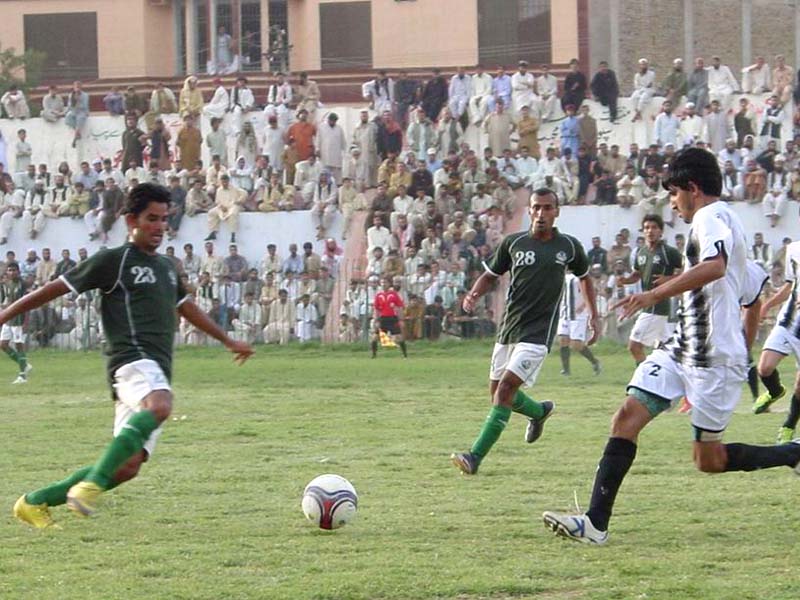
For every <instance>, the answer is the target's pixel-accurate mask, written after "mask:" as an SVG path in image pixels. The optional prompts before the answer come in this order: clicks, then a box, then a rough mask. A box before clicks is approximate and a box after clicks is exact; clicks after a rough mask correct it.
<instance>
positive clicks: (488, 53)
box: [478, 0, 552, 67]
mask: <svg viewBox="0 0 800 600" xmlns="http://www.w3.org/2000/svg"><path fill="white" fill-rule="evenodd" d="M551 48H552V35H551V31H550V0H478V54H479V60H480V62H481V63H483V64H485V65H486V66H487V67H491V66H492V65H500V64H503V65H506V66H512V65H516V63H517V61H518V60H520V59H526V60H528V61H530V62H531V63H534V64H535V63H549V62H550V61H551Z"/></svg>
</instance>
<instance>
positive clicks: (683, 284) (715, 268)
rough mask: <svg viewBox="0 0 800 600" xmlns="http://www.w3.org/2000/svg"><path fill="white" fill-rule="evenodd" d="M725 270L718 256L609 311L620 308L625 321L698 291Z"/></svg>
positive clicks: (720, 256) (635, 295)
mask: <svg viewBox="0 0 800 600" xmlns="http://www.w3.org/2000/svg"><path fill="white" fill-rule="evenodd" d="M725 268H726V265H725V257H724V256H722V254H720V255H718V256H716V257H714V258H711V259H709V260H704V261H703V262H701V263H698V264H696V265H695V266H693V267H692V268H691V269H689V270H687V271H684V272H683V273H681V274H680V275H678V276H677V277H675V278H674V279H670V280H669V281H667V282H666V283H663V284H661V285H659V286H658V287H654V288H653V289H652V290H650V291H648V292H644V293H642V294H633V295H631V296H628V297H626V298H623V299H622V300H620V301H619V302H617V303H616V304H615V305H614V306H612V307H611V309H610V310H616V309H617V308H622V309H623V314H622V317H621V318H622V319H623V320H624V319H627V318H629V317H630V316H632V315H634V314H636V313H637V312H638V311H640V310H642V309H643V308H648V307H650V306H653V305H654V304H658V303H659V302H661V301H662V300H665V299H666V298H671V297H673V296H677V295H678V294H682V293H683V292H688V291H689V290H696V289H699V288H701V287H703V286H704V285H706V284H707V283H711V282H712V281H716V280H717V279H719V278H720V277H724V276H725Z"/></svg>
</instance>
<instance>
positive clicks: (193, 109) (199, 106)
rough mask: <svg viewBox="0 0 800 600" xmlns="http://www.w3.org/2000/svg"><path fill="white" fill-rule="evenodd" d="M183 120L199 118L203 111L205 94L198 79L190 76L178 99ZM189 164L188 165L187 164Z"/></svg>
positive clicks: (184, 83)
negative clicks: (198, 86) (199, 87)
mask: <svg viewBox="0 0 800 600" xmlns="http://www.w3.org/2000/svg"><path fill="white" fill-rule="evenodd" d="M178 106H179V109H180V116H181V119H183V120H184V122H185V121H186V117H191V118H192V119H196V118H198V117H199V116H200V115H201V114H202V111H203V94H202V93H201V92H200V90H199V89H197V77H195V76H194V75H190V76H189V77H187V78H186V79H185V80H184V82H183V88H182V89H181V93H180V96H179V98H178ZM187 164H188V163H187Z"/></svg>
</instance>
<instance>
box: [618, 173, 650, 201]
mask: <svg viewBox="0 0 800 600" xmlns="http://www.w3.org/2000/svg"><path fill="white" fill-rule="evenodd" d="M644 188H645V182H644V179H643V178H642V176H641V175H639V174H638V173H637V172H636V169H635V168H634V166H633V165H628V166H627V167H626V168H625V175H623V176H622V178H621V179H620V180H619V181H618V182H617V190H618V191H617V203H618V204H619V205H620V206H621V207H622V208H630V207H631V206H633V205H634V204H639V202H641V201H642V198H643V197H644Z"/></svg>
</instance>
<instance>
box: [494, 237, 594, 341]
mask: <svg viewBox="0 0 800 600" xmlns="http://www.w3.org/2000/svg"><path fill="white" fill-rule="evenodd" d="M484 267H485V268H486V270H487V271H489V272H490V273H492V274H493V275H497V276H500V275H503V274H504V273H507V272H510V273H511V281H510V282H509V286H508V295H507V296H506V310H505V313H504V315H503V321H502V323H501V325H500V329H499V332H498V334H497V342H498V343H500V344H515V343H517V342H527V343H530V344H542V345H544V346H547V347H548V348H549V347H550V344H551V343H552V341H553V337H555V334H556V324H557V322H558V313H559V305H560V302H561V295H562V293H563V290H564V274H565V273H566V271H567V269H569V270H570V271H572V272H573V273H574V274H575V275H576V276H577V277H578V278H580V279H582V278H584V277H586V276H587V274H588V272H589V260H588V258H587V257H586V252H584V250H583V246H581V243H580V242H579V241H578V240H576V239H575V238H574V237H572V236H571V235H565V234H563V233H560V232H559V231H558V230H557V229H554V230H553V237H552V238H551V239H550V240H548V241H546V242H544V241H540V240H537V239H534V237H533V235H532V233H531V232H530V231H523V232H520V233H514V234H512V235H509V236H507V237H506V238H505V239H504V240H503V241H502V242H501V243H500V245H499V246H498V247H497V250H495V253H494V255H492V257H491V259H489V262H487V263H484Z"/></svg>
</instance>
